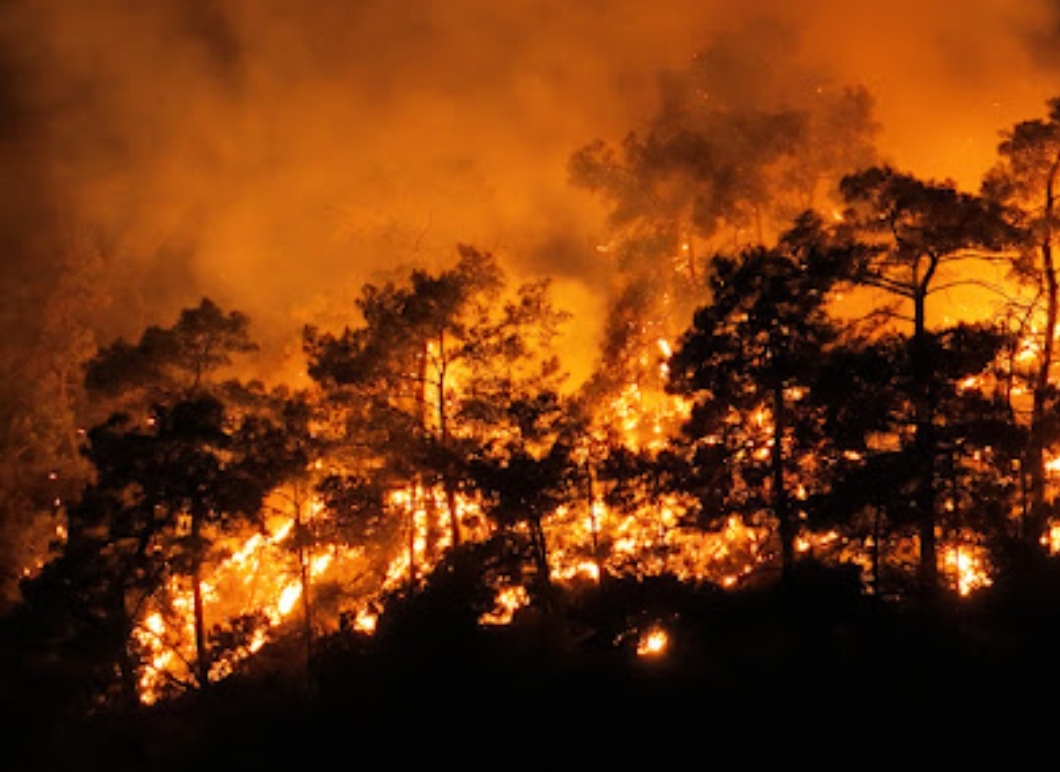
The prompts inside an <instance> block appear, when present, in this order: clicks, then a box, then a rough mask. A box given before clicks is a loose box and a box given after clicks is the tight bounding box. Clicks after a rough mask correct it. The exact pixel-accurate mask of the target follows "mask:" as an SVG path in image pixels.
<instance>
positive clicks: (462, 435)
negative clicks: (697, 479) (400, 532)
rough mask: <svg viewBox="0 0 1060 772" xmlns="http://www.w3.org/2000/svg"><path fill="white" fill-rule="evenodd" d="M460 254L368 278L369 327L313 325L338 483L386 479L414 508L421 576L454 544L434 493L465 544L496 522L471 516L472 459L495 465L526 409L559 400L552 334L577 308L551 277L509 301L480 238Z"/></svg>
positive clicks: (310, 348) (399, 504) (413, 547)
mask: <svg viewBox="0 0 1060 772" xmlns="http://www.w3.org/2000/svg"><path fill="white" fill-rule="evenodd" d="M459 254H460V259H459V261H458V263H457V264H456V265H455V266H454V267H452V268H450V269H448V270H444V271H442V272H440V273H438V274H431V273H428V272H426V271H422V270H415V271H413V272H412V273H411V274H410V276H409V280H408V282H407V283H405V284H401V285H398V284H393V283H388V284H386V285H384V286H382V287H379V286H375V285H371V284H369V285H366V286H365V287H364V289H363V291H362V294H361V297H360V298H359V299H358V301H357V306H358V310H359V311H360V314H361V316H362V318H363V325H362V326H360V327H356V328H347V329H346V330H345V331H344V332H343V333H341V334H340V335H334V334H332V333H323V332H320V331H318V330H315V329H312V328H310V329H307V330H306V334H305V346H306V352H307V354H308V357H309V360H310V374H311V375H312V376H313V378H314V379H316V380H317V382H318V383H319V384H320V386H321V388H322V389H323V391H324V393H325V394H326V395H327V396H328V399H329V400H330V403H331V405H333V406H334V408H335V409H336V411H337V413H338V414H340V415H341V416H342V418H341V424H342V425H341V426H339V427H338V438H339V439H338V444H339V446H340V448H341V452H342V453H343V454H344V455H345V457H346V459H347V460H346V461H345V462H344V463H345V464H346V469H345V471H339V472H338V473H337V475H336V477H335V481H334V482H333V485H337V486H341V485H342V483H341V478H345V479H347V480H353V481H355V484H356V485H357V486H362V485H363V484H371V485H375V486H378V487H379V488H381V489H382V490H383V491H386V494H385V496H386V497H387V499H388V501H389V502H390V509H391V510H394V509H397V510H401V509H404V510H405V511H407V512H408V514H409V527H408V534H409V549H408V555H409V566H408V570H409V576H410V578H412V579H413V580H414V579H415V578H416V576H417V567H416V556H417V554H420V553H421V552H423V553H426V554H425V556H424V557H425V559H426V560H427V561H431V560H433V559H435V558H436V557H437V553H438V552H440V550H441V549H442V548H443V547H444V546H445V541H444V540H443V539H442V538H440V537H439V535H438V531H439V520H440V518H439V517H438V515H439V513H438V502H437V501H436V499H435V494H434V491H435V490H436V489H440V490H441V492H442V495H443V500H444V505H445V510H446V515H447V520H448V544H449V545H452V546H453V547H456V546H459V545H460V543H461V542H462V541H463V539H464V531H465V529H469V528H471V529H474V531H475V532H476V533H477V535H478V536H480V537H481V536H483V535H484V534H485V533H486V530H488V529H486V524H485V523H484V522H483V521H482V520H481V518H479V519H478V521H477V522H476V519H475V518H474V517H471V516H470V513H471V511H472V509H473V507H472V502H473V500H474V498H475V494H476V492H478V489H477V488H476V482H477V480H476V478H475V476H474V475H473V474H471V469H470V465H471V462H472V460H473V459H478V462H479V463H480V464H481V463H484V462H485V459H487V458H493V457H494V455H495V454H494V453H493V451H492V450H490V449H491V448H492V449H493V450H496V449H497V448H499V447H500V446H501V445H503V444H505V443H507V442H510V441H514V438H515V437H517V436H519V435H518V431H519V429H520V422H519V415H520V410H521V407H520V406H522V407H527V406H531V405H535V404H543V402H542V401H544V402H547V401H548V399H549V395H554V394H555V393H556V390H557V389H558V386H559V384H560V382H561V380H562V373H561V372H560V369H559V366H558V362H557V359H556V357H555V354H554V353H553V351H552V343H553V338H554V336H555V334H556V332H557V328H558V325H559V324H560V323H561V322H562V321H563V319H564V318H565V315H564V314H562V313H560V312H558V311H556V310H555V309H554V308H553V306H552V304H551V301H550V299H549V296H548V285H547V282H537V283H530V284H526V285H523V286H522V287H520V288H519V289H518V290H517V291H516V292H515V294H514V297H513V298H507V299H506V297H505V290H506V281H505V278H504V275H503V273H502V272H501V270H500V268H499V266H498V265H497V262H496V260H495V259H494V258H493V257H492V256H491V255H488V254H484V253H481V252H478V251H477V250H474V249H472V248H470V247H460V249H459ZM527 447H529V446H527ZM356 481H359V482H356ZM420 515H423V516H424V519H425V521H426V522H425V533H424V534H423V536H424V544H423V545H422V546H423V549H422V550H421V549H420V548H419V546H418V541H419V538H420V537H419V535H418V530H419V526H418V525H417V522H418V520H419V519H420Z"/></svg>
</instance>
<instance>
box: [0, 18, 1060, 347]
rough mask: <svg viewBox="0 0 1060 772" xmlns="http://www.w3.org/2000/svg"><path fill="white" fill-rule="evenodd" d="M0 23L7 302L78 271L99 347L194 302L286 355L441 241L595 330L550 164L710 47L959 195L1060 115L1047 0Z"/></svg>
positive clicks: (594, 277)
mask: <svg viewBox="0 0 1060 772" xmlns="http://www.w3.org/2000/svg"><path fill="white" fill-rule="evenodd" d="M736 5H739V9H738V10H737V9H735V8H734V7H732V6H736ZM0 21H2V30H3V33H2V41H3V49H2V50H0V158H2V159H3V163H4V166H5V168H6V169H7V170H8V171H7V173H5V174H4V175H3V178H2V180H0V201H2V202H3V210H2V214H0V218H3V220H2V221H0V246H2V248H3V250H4V255H3V260H4V270H3V273H2V275H3V276H4V277H5V278H4V282H5V284H8V285H9V286H8V287H5V292H9V293H11V294H12V295H15V294H17V293H19V292H22V291H23V289H24V288H23V287H22V286H21V285H22V284H25V283H27V282H29V283H32V281H31V279H30V278H28V277H30V276H32V275H33V272H34V271H36V270H37V268H38V267H39V268H40V270H41V271H44V272H45V273H47V270H48V268H49V267H50V268H54V267H55V266H56V265H58V264H60V263H61V261H62V260H63V259H66V260H73V261H74V262H76V261H77V259H78V258H77V253H78V251H79V250H83V249H91V250H95V251H96V252H98V253H100V255H101V256H102V259H103V265H105V268H106V271H107V276H108V282H109V284H110V286H111V287H112V288H113V291H112V297H111V303H110V305H109V306H108V310H107V311H106V312H105V313H104V314H103V315H101V320H103V321H102V322H101V324H102V325H103V334H113V333H114V332H123V333H125V334H126V335H129V334H135V333H136V332H137V331H138V330H139V329H140V327H141V326H142V325H144V324H146V323H150V322H167V321H168V320H171V319H172V318H173V316H174V315H175V313H176V310H177V309H179V308H180V307H183V306H187V305H190V304H192V303H194V302H196V301H197V299H198V298H199V297H200V296H202V295H203V294H209V295H210V296H212V297H214V298H215V299H216V300H218V301H219V302H221V303H222V304H223V305H225V306H228V307H236V308H240V309H242V310H245V311H247V312H248V313H249V314H250V315H251V316H252V318H253V319H254V320H255V321H256V322H257V323H258V325H259V327H258V330H259V335H263V336H264V337H266V338H268V337H269V336H270V335H272V336H274V337H276V336H280V337H282V336H283V335H289V336H290V337H291V338H293V337H294V333H296V332H297V330H298V329H299V327H300V325H301V323H302V322H303V321H305V320H306V319H307V318H310V317H311V316H313V315H314V314H316V313H317V312H318V311H319V309H320V308H322V307H323V305H324V302H325V300H326V299H328V298H332V299H333V298H334V297H335V296H336V294H341V290H342V289H343V288H346V291H347V294H348V295H352V294H353V293H354V292H355V290H356V288H357V287H358V286H359V285H360V283H361V282H363V281H364V280H366V279H368V278H371V277H373V276H376V275H378V272H379V271H385V270H388V269H394V268H397V267H400V266H405V265H408V264H409V263H410V262H411V261H420V262H424V263H427V264H429V265H440V264H442V263H444V262H446V261H448V260H449V259H451V258H452V255H453V245H454V244H455V242H457V241H464V242H468V243H472V244H474V245H476V246H480V247H482V248H484V249H489V250H493V251H495V252H497V253H499V254H501V255H502V256H504V257H505V258H506V259H507V260H508V261H509V264H510V265H512V266H513V267H514V268H515V269H516V270H518V271H521V272H523V273H526V274H529V273H533V272H543V273H549V274H552V275H554V276H555V277H556V278H557V280H558V282H559V286H560V290H561V292H562V294H563V297H564V298H565V299H566V300H567V302H568V304H570V303H575V304H578V305H579V306H580V307H581V308H580V309H578V310H582V313H583V314H586V315H589V316H591V315H599V314H600V313H601V312H602V308H603V299H602V298H601V297H600V293H598V292H596V291H595V290H594V287H595V286H596V285H597V284H598V283H599V282H600V281H601V280H602V279H603V278H604V275H603V271H604V270H605V268H604V267H603V266H602V265H601V264H600V263H599V262H598V258H597V256H596V255H595V252H594V250H593V249H592V245H593V244H594V243H595V239H596V238H597V237H598V236H599V234H600V230H601V227H602V226H601V223H602V220H601V218H600V208H599V206H598V203H597V202H595V201H594V200H593V198H592V196H591V195H590V194H589V193H587V192H585V191H583V190H578V189H575V188H573V187H572V186H571V185H570V184H569V183H568V181H567V172H566V162H567V159H568V157H569V156H570V154H571V153H572V152H573V151H574V150H576V149H577V148H578V147H580V146H581V145H583V144H585V143H587V142H589V141H590V140H592V139H595V138H598V137H599V138H604V139H609V140H618V139H621V137H622V136H623V135H624V134H626V133H627V132H628V131H629V130H633V129H638V128H643V127H644V126H646V125H647V124H648V123H649V122H650V121H651V119H652V117H653V116H654V114H655V110H656V108H657V106H658V100H659V80H660V73H662V72H664V71H667V70H669V71H679V70H681V69H682V68H684V67H687V66H688V64H689V62H690V61H691V59H692V57H693V55H694V54H696V53H697V52H698V51H701V50H703V49H705V48H707V47H708V46H710V45H711V44H712V42H716V41H718V40H723V41H727V42H726V45H727V46H728V50H729V51H730V52H731V54H732V59H733V62H734V63H735V64H734V67H733V71H732V72H731V79H730V80H729V81H728V82H727V83H726V84H725V87H726V88H728V89H733V90H738V89H739V88H741V87H742V85H743V80H742V79H744V78H745V77H747V74H746V72H745V71H744V70H743V69H742V67H743V65H744V64H746V63H752V64H754V63H757V65H760V66H763V67H768V68H772V69H773V70H775V71H778V72H786V73H797V77H799V78H805V79H820V80H822V81H827V82H831V83H838V84H862V85H864V86H866V87H867V88H868V89H869V90H870V91H871V93H872V94H873V96H874V97H875V100H876V107H877V116H878V119H879V121H880V123H881V125H882V132H881V134H880V138H879V141H880V147H881V151H882V153H883V154H884V156H885V157H886V158H888V159H890V160H892V161H894V162H895V163H896V164H898V165H899V166H901V167H903V168H906V169H910V170H913V171H915V172H918V173H920V174H922V175H925V176H930V177H952V178H954V179H956V180H957V181H958V182H959V183H960V184H961V185H963V186H965V187H975V186H977V184H978V177H979V175H980V174H981V172H982V171H983V170H984V169H985V167H986V166H987V165H988V164H989V162H990V161H991V158H992V153H993V149H994V147H995V145H996V142H997V132H998V131H999V130H1000V129H1003V128H1005V127H1006V126H1009V125H1011V124H1012V123H1014V122H1015V121H1018V120H1022V119H1026V118H1031V117H1036V116H1038V115H1040V114H1043V113H1044V101H1045V99H1046V98H1048V97H1050V96H1052V95H1055V94H1060V2H1057V0H1008V1H1007V2H1005V1H1004V0H965V1H962V2H956V1H955V0H887V2H864V1H862V0H809V1H807V2H801V1H800V2H797V3H795V2H786V1H785V0H747V1H746V2H744V3H740V4H735V3H731V2H723V0H698V1H693V0H651V1H650V2H648V1H647V0H511V1H509V2H486V0H152V2H141V1H140V0H92V2H85V0H3V1H2V2H0ZM719 36H720V37H719ZM86 245H88V246H86ZM56 255H66V257H56ZM70 255H73V257H70ZM276 339H280V338H279V337H277V338H276Z"/></svg>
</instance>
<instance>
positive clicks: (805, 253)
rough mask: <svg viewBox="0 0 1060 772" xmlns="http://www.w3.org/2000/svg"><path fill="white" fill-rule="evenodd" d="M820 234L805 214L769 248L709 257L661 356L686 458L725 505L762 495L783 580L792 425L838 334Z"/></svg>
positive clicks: (828, 255)
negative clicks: (704, 296)
mask: <svg viewBox="0 0 1060 772" xmlns="http://www.w3.org/2000/svg"><path fill="white" fill-rule="evenodd" d="M821 237H822V231H821V228H820V223H819V221H817V220H816V219H815V218H813V217H812V216H810V215H807V216H806V217H804V218H803V219H802V220H800V222H799V223H798V224H797V226H796V228H794V229H793V230H792V231H790V232H789V233H788V234H787V235H786V236H785V237H784V238H783V239H782V241H781V244H780V245H779V246H778V247H777V248H774V249H766V248H756V249H752V250H748V251H745V252H743V253H741V254H740V255H738V256H736V257H728V256H722V255H718V256H716V257H715V258H714V259H713V260H712V261H711V272H710V278H709V287H710V294H711V302H710V303H709V304H707V305H705V306H703V307H702V308H700V309H699V310H698V311H697V312H696V314H695V317H694V320H693V322H692V327H691V328H690V329H689V330H688V332H686V333H685V335H684V336H683V337H682V338H681V340H680V343H679V345H678V347H677V350H676V351H675V353H674V356H673V358H672V359H671V362H670V368H671V370H670V372H671V379H672V382H671V388H672V389H673V390H675V391H677V392H679V393H684V394H688V395H690V396H692V397H693V398H694V399H695V405H694V407H693V409H692V415H691V418H690V420H689V423H688V425H687V427H686V432H687V433H688V434H689V435H690V436H691V438H692V440H693V448H694V453H695V462H694V463H695V464H697V465H699V466H700V467H709V470H708V473H710V474H712V475H720V476H721V478H722V479H719V480H717V481H716V482H715V486H717V487H720V489H721V490H725V491H729V492H730V500H729V501H728V502H727V503H728V505H729V506H732V504H733V503H734V501H733V500H732V496H733V495H735V494H736V492H737V490H738V489H739V488H741V487H743V488H744V489H745V495H746V497H747V498H746V500H745V501H744V503H743V505H744V506H745V507H747V508H749V509H752V510H753V509H756V508H758V507H760V506H763V505H764V502H765V500H767V499H768V505H767V506H768V508H769V510H770V511H771V513H772V515H773V518H774V519H775V520H776V522H777V527H778V531H779V537H780V550H781V566H782V572H783V576H784V578H789V577H790V575H791V572H792V569H793V567H794V565H795V547H794V543H795V536H796V532H797V530H798V525H797V515H796V512H795V511H793V507H792V503H791V499H792V480H791V478H792V476H793V475H794V474H795V472H796V467H797V466H798V464H797V462H796V459H797V456H798V455H799V453H800V451H802V450H804V448H800V447H799V445H800V442H799V440H800V438H799V437H797V436H796V432H795V429H796V428H797V427H798V426H799V425H800V424H802V423H805V418H806V416H805V415H803V414H804V413H805V411H806V410H807V407H806V406H807V405H808V404H809V401H808V400H805V399H804V397H805V394H804V392H805V390H806V389H808V388H809V387H810V385H811V383H812V377H813V373H814V371H815V369H816V368H817V367H818V365H819V361H820V359H821V357H822V355H823V354H824V352H825V351H826V350H827V349H828V347H830V346H831V345H832V344H833V343H834V342H835V341H836V339H837V338H838V336H839V330H838V329H837V327H836V326H835V324H834V323H833V321H832V319H831V318H830V317H829V315H828V310H827V306H828V303H829V300H830V296H831V294H832V291H833V290H834V289H835V288H836V287H837V286H838V285H839V284H840V283H841V282H842V281H843V279H844V273H843V271H844V269H845V266H844V263H843V260H844V259H845V258H844V257H843V256H841V255H840V254H839V253H838V252H837V251H834V250H830V249H826V248H825V245H824V244H823V242H822V241H821V240H820V239H821ZM755 426H759V427H761V430H762V432H763V433H764V435H765V436H764V437H762V438H760V439H759V440H758V447H759V448H760V450H759V451H757V452H756V451H754V450H753V448H754V446H755V440H753V439H750V438H749V437H748V433H747V429H748V428H749V427H755ZM762 451H765V452H764V453H763V452H762ZM737 476H738V477H739V478H741V480H737V479H736V477H737ZM715 486H710V487H715ZM708 490H709V489H708ZM766 491H768V495H765V493H766ZM725 514H727V508H726V509H719V510H715V511H714V512H713V513H712V515H713V517H721V516H724V515H725Z"/></svg>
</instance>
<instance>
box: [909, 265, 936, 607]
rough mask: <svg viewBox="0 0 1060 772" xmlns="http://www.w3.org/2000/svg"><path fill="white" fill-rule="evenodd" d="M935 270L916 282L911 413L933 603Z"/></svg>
mask: <svg viewBox="0 0 1060 772" xmlns="http://www.w3.org/2000/svg"><path fill="white" fill-rule="evenodd" d="M933 272H934V268H933V267H932V268H931V269H929V270H928V272H927V275H926V277H925V280H924V281H923V282H917V290H916V292H915V294H914V298H913V305H914V316H913V325H914V327H913V341H912V346H913V350H912V360H913V361H912V364H913V411H914V422H915V431H916V436H915V440H914V443H915V444H914V449H915V459H916V474H917V477H916V508H917V525H918V533H919V537H920V562H919V566H918V571H917V585H918V590H919V593H920V598H921V600H922V601H926V602H930V601H932V600H933V599H934V598H935V596H936V593H937V591H938V557H937V554H936V553H937V548H936V541H935V426H934V413H935V410H934V404H933V402H934V395H933V390H932V388H931V371H930V363H929V361H928V357H929V352H928V350H927V343H928V336H927V322H926V316H925V305H926V300H927V286H928V282H929V281H930V278H931V274H932V273H933Z"/></svg>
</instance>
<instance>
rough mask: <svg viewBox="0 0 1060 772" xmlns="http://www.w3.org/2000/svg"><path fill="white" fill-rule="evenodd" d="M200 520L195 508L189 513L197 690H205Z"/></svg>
mask: <svg viewBox="0 0 1060 772" xmlns="http://www.w3.org/2000/svg"><path fill="white" fill-rule="evenodd" d="M202 520H203V515H202V513H201V512H200V511H198V508H197V507H196V508H195V509H194V510H193V511H192V513H191V544H192V550H193V553H192V571H191V596H192V604H193V608H194V614H195V665H196V671H197V672H196V677H197V679H198V682H199V688H200V689H202V690H206V689H208V688H209V686H210V658H209V652H208V651H207V649H206V614H205V611H204V609H203V598H202V555H203V545H202Z"/></svg>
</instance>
